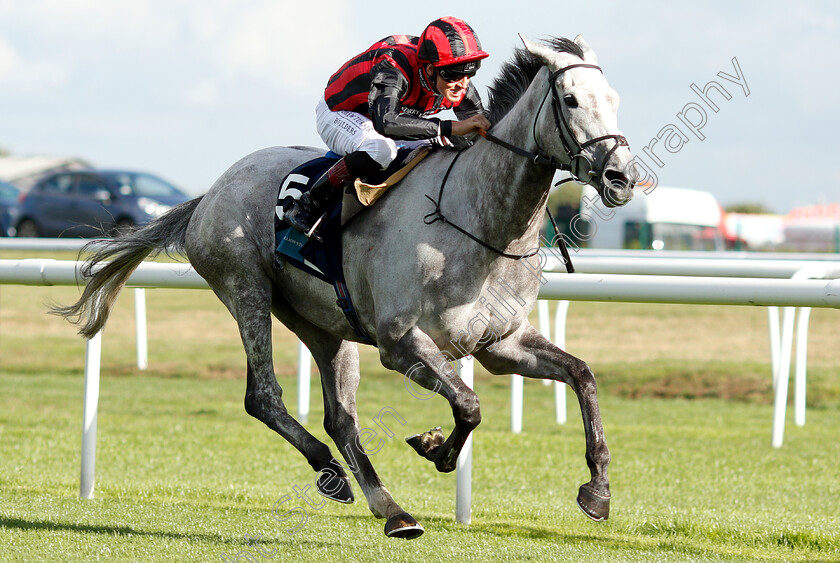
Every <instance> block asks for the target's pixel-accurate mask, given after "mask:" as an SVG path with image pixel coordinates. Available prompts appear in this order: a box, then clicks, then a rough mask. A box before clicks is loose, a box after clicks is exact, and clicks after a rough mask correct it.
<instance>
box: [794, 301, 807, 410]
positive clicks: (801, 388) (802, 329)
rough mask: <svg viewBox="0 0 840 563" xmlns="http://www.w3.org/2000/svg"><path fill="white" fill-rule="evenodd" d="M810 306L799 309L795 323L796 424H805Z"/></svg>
mask: <svg viewBox="0 0 840 563" xmlns="http://www.w3.org/2000/svg"><path fill="white" fill-rule="evenodd" d="M810 317H811V308H810V307H801V308H800V309H799V320H798V322H797V323H796V380H795V381H796V382H795V383H794V386H795V387H794V392H793V401H794V403H793V421H794V422H795V423H796V425H797V426H805V391H806V390H805V388H806V387H807V385H806V379H807V372H808V320H809V319H810Z"/></svg>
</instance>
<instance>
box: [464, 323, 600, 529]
mask: <svg viewBox="0 0 840 563" xmlns="http://www.w3.org/2000/svg"><path fill="white" fill-rule="evenodd" d="M475 357H476V359H477V360H478V361H479V362H481V365H483V366H484V367H485V368H487V369H488V370H489V371H491V372H492V373H495V374H508V373H518V374H520V375H523V376H525V377H533V378H538V379H554V380H557V381H562V382H564V383H567V384H568V385H569V386H570V387H571V388H572V389H573V390H574V392H575V394H576V395H577V397H578V402H579V403H580V411H581V415H582V416H583V428H584V434H585V436H586V463H587V465H588V466H589V471H590V473H591V476H592V479H591V480H590V481H589V483H586V484H585V485H583V486H581V488H580V490H579V492H578V498H577V502H578V506H580V508H581V510H583V512H584V513H585V514H586V515H587V516H589V517H590V518H592V519H593V520H596V521H601V520H606V519H607V518H608V517H609V515H610V483H609V479H608V477H607V466H608V465H609V463H610V452H609V449H608V448H607V442H606V440H605V438H604V428H603V425H602V423H601V414H600V411H599V409H598V392H597V388H596V385H595V377H594V376H593V375H592V371H591V370H590V369H589V366H587V365H586V363H585V362H583V361H582V360H579V359H578V358H575V357H574V356H572V355H570V354H567V353H566V352H564V351H563V350H561V349H560V348H558V347H557V346H555V345H554V344H552V343H551V342H549V341H548V340H547V339H546V338H545V337H543V336H542V335H541V334H540V333H539V332H537V330H536V329H535V328H534V327H532V326H531V325H528V324H525V325H523V326H522V327H521V328H520V329H519V330H518V331H517V332H515V333H514V334H512V335H511V336H509V337H507V338H505V339H503V340H501V341H500V342H498V343H497V344H495V345H493V346H492V350H488V349H484V350H481V351H478V352H476V353H475Z"/></svg>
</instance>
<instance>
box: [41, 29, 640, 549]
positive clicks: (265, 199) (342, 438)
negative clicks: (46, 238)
mask: <svg viewBox="0 0 840 563" xmlns="http://www.w3.org/2000/svg"><path fill="white" fill-rule="evenodd" d="M523 42H524V44H525V48H524V49H518V50H516V51H515V54H514V57H513V58H512V59H511V61H508V62H507V63H505V64H504V65H503V67H502V71H501V75H500V76H499V77H498V78H497V79H496V80H495V81H494V83H493V85H492V86H491V88H490V98H489V103H488V108H489V109H488V111H489V117H490V120H491V122H492V123H494V126H493V129H492V134H490V133H488V135H487V138H486V139H484V138H478V139H477V141H476V143H475V144H474V145H473V146H472V147H470V148H468V149H466V150H464V151H461V152H456V151H452V150H438V151H433V152H432V153H431V154H430V155H429V156H428V157H427V158H426V159H425V160H424V161H423V162H421V163H420V164H419V165H418V166H417V167H416V168H415V169H414V170H413V171H412V172H411V173H410V174H409V175H408V176H407V177H406V178H405V179H404V180H403V181H402V182H401V183H400V184H399V185H398V186H397V187H395V188H394V189H392V190H390V191H389V192H387V193H386V194H385V195H384V196H383V197H382V198H381V199H380V200H379V201H378V202H377V203H376V205H375V206H373V207H372V208H370V209H369V210H367V211H365V212H364V213H363V214H362V215H360V216H359V217H356V218H355V219H354V220H353V221H352V222H350V223H349V224H348V225H347V227H346V229H345V231H344V232H343V235H342V243H343V248H344V254H343V256H344V264H343V267H344V273H345V276H346V280H347V286H348V288H349V290H350V293H351V295H352V297H353V300H354V302H355V305H356V309H357V312H358V317H359V319H360V321H361V324H362V325H363V326H364V328H365V330H366V331H367V333H368V334H369V335H371V337H372V338H373V339H374V340H375V342H376V344H377V346H378V349H379V354H380V359H381V361H382V364H383V365H384V366H385V367H387V368H389V369H392V370H396V371H398V372H400V373H402V374H405V375H406V376H407V377H410V378H411V380H412V381H413V382H415V383H417V384H419V385H421V386H423V387H425V388H427V389H430V390H433V391H435V392H437V393H439V394H440V395H442V396H443V397H445V398H446V399H447V401H449V404H450V406H451V407H452V413H453V416H454V420H455V428H454V430H453V431H452V433H451V434H450V435H449V437H448V438H447V437H445V436H444V434H443V433H442V432H440V431H439V430H437V429H436V430H433V431H430V432H426V433H424V434H420V435H418V436H416V437H414V438H413V439H411V440H410V443H412V445H413V446H414V447H415V449H416V450H417V451H418V453H420V454H421V455H422V456H423V457H425V458H427V459H429V460H431V461H432V462H433V463H434V464H435V467H436V468H437V469H438V470H439V471H441V472H448V471H452V470H453V469H455V466H456V459H457V457H458V454H459V452H460V451H461V448H462V446H463V445H464V442H465V440H466V439H467V436H468V435H469V434H470V432H472V430H473V429H475V427H476V426H478V424H479V422H480V421H481V413H480V410H479V400H478V397H477V396H476V394H475V393H474V392H473V391H472V390H471V389H470V388H469V387H467V386H466V385H465V384H464V383H463V382H462V381H461V379H460V378H459V377H458V375H457V373H456V371H455V369H454V368H453V367H452V365H451V363H450V362H451V361H452V360H457V359H459V358H462V357H464V356H465V355H468V354H470V355H472V356H474V357H475V358H476V359H477V360H478V361H479V362H480V363H481V364H482V365H483V366H484V367H485V368H486V369H487V370H489V371H490V372H492V373H494V374H509V373H518V374H521V375H523V376H526V377H533V378H540V379H551V380H557V381H562V382H564V383H566V384H568V385H569V386H571V388H572V389H573V390H574V392H575V394H576V395H577V397H578V400H579V402H580V408H581V413H582V417H583V424H584V431H585V438H586V462H587V465H588V466H589V469H590V472H591V480H590V481H589V482H588V483H586V484H584V485H582V486H581V487H580V489H579V493H578V497H577V502H578V505H579V506H580V508H581V509H582V510H583V511H584V513H585V514H586V515H587V516H589V517H590V518H592V519H594V520H605V519H606V518H607V517H608V516H609V502H610V489H609V480H608V477H607V465H608V464H609V461H610V453H609V450H608V448H607V444H606V441H605V438H604V431H603V427H602V423H601V415H600V412H599V409H598V400H597V391H596V385H595V378H594V377H593V374H592V372H591V371H590V369H589V367H588V366H587V365H586V363H584V362H583V361H581V360H579V359H578V358H575V357H574V356H571V355H570V354H567V353H566V352H564V351H563V350H561V349H559V348H558V347H557V346H554V345H553V344H552V343H551V342H549V341H548V340H547V339H545V338H544V337H543V336H541V335H540V334H539V332H538V331H537V330H535V329H534V327H533V326H531V324H530V323H529V322H528V318H527V316H528V313H529V312H530V311H531V309H532V308H533V305H534V303H535V301H536V298H537V293H538V289H539V285H540V280H539V275H534V272H535V270H537V269H538V268H539V257H538V256H536V255H535V254H534V252H535V250H536V249H537V247H538V245H539V235H540V228H541V225H542V217H543V209H544V208H545V204H546V200H547V197H548V192H549V189H550V187H551V182H552V178H553V176H554V173H555V171H556V169H557V168H561V169H566V170H569V171H570V173H571V175H572V176H573V177H574V178H577V179H578V180H579V181H582V182H586V183H589V184H591V185H593V186H594V187H595V188H596V189H597V190H598V192H599V194H600V197H601V200H602V201H603V202H604V203H605V204H606V205H608V206H610V207H614V206H617V205H623V204H625V203H626V202H627V201H629V200H630V198H632V187H633V185H634V183H635V181H636V180H637V179H638V174H637V173H636V171H635V166H634V165H633V157H632V155H631V153H630V150H629V147H628V146H627V142H626V139H625V138H624V137H623V136H622V135H621V134H620V132H619V130H618V126H617V121H616V112H617V108H618V95H617V94H616V93H615V91H614V90H613V89H612V88H611V87H610V86H609V85H608V84H607V81H606V79H605V78H604V76H603V73H602V72H601V69H600V68H599V67H598V66H597V60H596V57H595V54H594V53H593V52H592V50H591V49H590V48H589V46H588V45H587V44H586V42H585V41H584V40H583V38H582V37H580V36H578V37H577V38H575V40H574V41H570V40H568V39H563V38H555V39H551V40H547V41H545V42H543V43H534V42H531V41H528V40H527V39H524V38H523ZM321 155H323V151H321V150H318V149H314V148H307V147H274V148H268V149H264V150H260V151H257V152H255V153H253V154H251V155H248V156H246V157H245V158H243V159H242V160H240V161H239V162H237V163H236V164H234V165H233V166H232V167H231V168H230V169H228V170H227V171H226V172H225V173H224V174H223V175H222V176H221V177H220V178H219V179H218V180H217V181H216V183H215V184H214V185H213V186H212V188H211V189H210V190H209V191H208V192H207V193H206V194H205V195H204V196H202V197H199V198H197V199H194V200H192V201H190V202H187V203H185V204H182V205H181V206H178V207H176V208H173V209H172V210H170V212H168V213H167V214H165V215H163V216H161V217H160V218H158V219H156V220H155V221H153V222H152V223H150V224H149V225H148V226H146V227H144V228H142V229H140V230H137V231H135V232H133V233H127V234H123V235H121V236H119V237H117V238H115V239H113V240H110V241H107V242H105V243H103V244H101V246H97V247H95V248H93V250H94V253H93V254H92V255H91V256H90V257H89V258H88V259H87V260H86V262H85V265H84V267H83V272H84V274H85V276H86V277H87V278H88V283H87V286H86V287H85V289H84V291H83V293H82V295H81V297H80V299H79V301H78V302H76V303H75V304H74V305H71V306H67V307H57V308H55V310H54V312H56V313H57V314H60V315H63V316H65V317H66V318H68V319H70V320H72V321H74V322H76V323H78V324H80V330H79V332H80V334H82V335H84V336H87V337H91V336H93V335H95V334H96V333H97V332H98V331H99V330H101V329H102V328H103V326H104V325H105V322H106V321H107V318H108V315H109V313H110V310H111V307H112V305H113V303H114V300H115V299H116V297H117V294H118V293H119V291H120V289H121V288H122V287H123V285H124V284H125V282H126V280H127V279H128V277H129V275H130V274H131V272H132V271H133V270H134V269H135V268H136V267H137V265H138V264H140V262H142V261H143V260H144V259H145V258H147V257H149V256H154V255H156V254H158V253H160V252H162V251H167V252H169V251H177V252H181V253H183V254H185V255H186V256H187V257H188V259H189V261H190V262H191V263H192V265H193V266H194V268H195V270H196V271H197V272H198V273H199V274H201V275H202V276H203V277H204V278H205V279H206V280H207V282H208V283H209V285H210V287H211V288H212V289H213V291H214V292H215V293H216V295H217V296H218V297H219V299H221V301H222V302H223V303H224V304H225V305H226V306H227V308H228V309H229V311H230V313H231V315H233V317H234V319H235V320H236V322H237V324H238V326H239V331H240V335H241V338H242V343H243V345H244V348H245V353H246V355H247V388H246V391H245V410H246V411H247V412H248V413H249V414H250V415H252V416H254V417H256V418H257V419H259V420H260V421H262V422H263V423H265V424H266V425H267V426H268V427H269V428H271V429H272V430H274V431H275V432H277V433H278V434H280V435H281V436H283V437H284V438H285V439H286V440H288V441H289V442H290V443H291V444H292V445H293V446H294V447H295V448H297V449H298V450H299V451H300V452H301V453H302V454H303V455H304V456H305V457H306V459H307V460H308V462H309V464H310V465H311V466H312V468H313V469H314V470H315V471H316V472H318V473H319V476H318V480H317V485H318V490H319V492H320V493H321V494H323V495H324V496H327V497H328V498H331V499H333V500H336V501H339V502H353V500H354V496H353V492H352V489H351V485H350V480H349V479H348V476H347V471H346V470H345V468H344V466H342V465H341V464H340V463H339V462H338V461H337V460H336V458H335V457H334V455H333V453H332V451H331V450H330V448H329V447H328V446H327V445H325V444H323V443H322V442H320V441H319V440H317V439H316V438H315V437H314V436H312V434H310V433H309V432H308V431H307V430H306V429H305V428H304V427H303V426H302V425H301V424H300V423H299V422H298V421H297V420H295V419H294V418H293V417H292V416H291V415H290V414H289V412H288V411H287V410H286V407H285V405H284V404H283V400H282V389H281V388H280V386H279V385H278V383H277V380H276V378H275V376H274V368H273V364H272V352H271V315H272V314H274V316H276V317H277V318H278V319H279V320H280V321H281V322H282V323H283V324H284V325H286V326H287V327H288V328H289V329H291V330H292V331H293V332H294V333H295V334H296V335H297V336H298V337H299V338H300V339H301V340H302V341H303V342H304V343H305V344H306V345H307V346H308V347H309V349H310V350H311V352H312V355H313V357H314V359H315V362H316V364H317V366H318V369H319V371H320V376H321V383H322V386H323V395H324V406H325V418H324V427H325V428H326V431H327V433H328V434H329V436H330V437H331V438H332V439H333V441H334V442H335V445H336V446H337V447H338V449H339V450H340V451H341V453H342V455H343V457H344V458H345V461H346V462H347V463H348V464H349V466H350V468H351V469H352V472H353V473H354V475H355V478H356V480H357V482H358V484H359V486H360V487H361V488H362V491H363V492H364V495H365V497H366V498H367V502H368V506H369V508H370V510H371V512H372V513H373V514H374V515H375V516H376V517H377V518H385V519H387V520H386V524H385V533H386V534H387V535H388V536H393V537H403V538H412V537H417V536H419V535H420V534H422V533H423V527H422V525H421V524H420V523H419V522H417V520H415V519H414V517H412V516H411V515H410V514H408V513H407V512H406V511H405V510H403V509H402V508H401V507H400V506H399V505H398V504H397V503H396V502H395V501H394V499H393V498H392V497H391V494H390V493H389V492H388V490H387V489H386V488H385V487H384V486H383V485H382V482H381V481H380V479H379V477H378V475H377V474H376V471H375V470H374V468H373V465H372V464H371V462H370V460H369V459H368V457H367V456H366V455H365V452H364V448H363V447H360V441H359V429H360V425H359V420H358V417H357V413H356V402H355V401H356V399H355V397H356V390H357V387H358V384H359V378H360V373H359V353H358V348H357V346H358V344H357V343H358V342H360V338H359V336H357V334H356V333H355V332H354V331H353V330H352V329H351V327H350V325H349V323H348V322H347V320H346V319H345V317H344V314H343V312H342V311H341V310H340V309H339V308H338V307H336V303H335V294H334V291H333V288H332V287H331V286H330V285H329V284H326V283H324V282H322V281H320V280H318V279H316V278H314V277H311V276H309V275H307V274H305V273H303V272H301V271H300V270H298V269H296V268H293V267H291V266H288V265H286V266H285V267H280V268H278V267H277V266H276V265H275V258H274V213H275V205H276V203H277V195H278V187H279V185H280V183H281V182H282V180H283V178H284V177H285V175H286V174H287V173H288V172H289V171H290V170H292V169H293V168H294V167H296V166H298V165H299V164H301V163H303V162H305V161H307V160H309V159H312V158H315V157H318V156H321Z"/></svg>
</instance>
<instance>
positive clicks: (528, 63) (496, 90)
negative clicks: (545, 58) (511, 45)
mask: <svg viewBox="0 0 840 563" xmlns="http://www.w3.org/2000/svg"><path fill="white" fill-rule="evenodd" d="M541 43H542V44H543V45H545V46H547V47H550V48H551V49H554V50H555V51H557V52H559V53H570V54H572V55H575V56H578V57H580V58H581V59H582V58H583V50H581V48H580V47H579V46H578V44H577V43H575V42H574V41H572V40H571V39H566V38H565V37H551V38H549V39H545V40H543V41H541ZM543 64H544V63H543V62H542V61H541V60H540V59H538V58H537V57H535V56H534V55H532V54H531V53H530V52H528V51H527V50H526V49H524V48H519V49H516V50H515V51H514V52H513V59H511V60H509V61H506V62H504V63H502V69H501V72H500V73H499V76H497V77H496V79H495V80H494V81H493V84H492V85H491V86H490V87H489V88H488V90H489V92H490V96H489V98H488V101H487V115H488V119H490V122H491V123H497V122H498V121H499V120H501V119H502V118H503V117H504V116H505V115H507V113H508V112H509V111H510V110H511V108H512V107H513V106H514V105H515V104H516V102H517V101H519V98H521V97H522V94H524V93H525V91H526V90H527V89H528V87H529V86H530V85H531V81H532V80H534V77H535V76H536V75H537V73H538V72H539V71H540V69H541V68H542V67H543Z"/></svg>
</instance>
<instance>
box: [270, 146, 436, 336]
mask: <svg viewBox="0 0 840 563" xmlns="http://www.w3.org/2000/svg"><path fill="white" fill-rule="evenodd" d="M429 151H430V149H428V148H421V149H414V150H410V149H400V151H399V153H398V155H397V158H396V159H395V160H394V162H393V163H391V165H390V166H389V167H388V168H387V169H386V170H384V171H382V172H380V173H378V174H376V175H375V177H369V178H365V179H364V181H361V180H356V183H355V185H354V186H349V187H347V188H346V189H345V190H344V197H343V198H341V199H339V200H337V201H336V202H335V204H333V205H332V206H331V207H330V209H328V210H327V212H326V213H325V214H324V216H323V217H322V218H321V223H320V226H319V227H318V229H319V232H320V233H321V236H322V237H323V239H324V242H323V244H320V243H318V242H317V241H314V240H311V239H307V238H306V235H304V234H303V233H301V232H299V231H296V230H295V229H293V228H291V227H290V226H289V224H288V223H286V221H285V220H284V219H283V217H284V215H285V212H286V210H287V209H288V208H289V207H290V206H291V204H292V200H294V199H297V198H299V197H300V196H301V195H303V193H304V192H306V191H308V190H309V189H310V188H311V187H312V185H313V184H314V183H315V182H316V181H317V180H318V178H320V177H321V175H322V174H323V173H324V172H326V171H327V170H328V169H329V168H330V167H331V166H332V165H333V164H335V162H336V161H337V160H338V159H339V158H340V157H339V156H338V155H337V154H335V153H333V152H329V153H327V154H326V155H325V156H322V157H320V158H316V159H314V160H310V161H309V162H305V163H303V164H301V165H300V166H298V167H297V168H295V169H294V170H292V171H291V172H289V174H288V176H286V178H285V179H284V180H283V182H282V183H281V184H280V190H279V193H278V195H277V206H276V207H275V214H274V240H275V244H274V248H275V251H274V265H275V267H276V268H282V267H283V263H284V262H287V263H289V264H291V265H292V266H294V267H295V268H298V269H299V270H302V271H304V272H306V273H308V274H310V275H313V276H315V277H317V278H318V279H320V280H323V281H325V282H327V283H329V284H332V286H333V288H334V289H335V294H336V298H337V299H336V305H338V307H339V308H340V309H341V310H342V311H343V312H344V316H345V317H346V318H347V322H348V323H349V324H350V326H351V327H352V328H353V331H354V332H355V333H356V335H357V336H358V337H359V338H360V339H361V340H362V342H364V343H365V344H371V345H373V346H376V341H375V340H373V338H371V336H370V335H369V334H368V333H367V331H366V330H365V329H364V327H363V326H362V324H361V322H360V321H359V318H358V316H357V315H356V309H355V308H354V307H353V301H352V299H351V298H350V292H349V291H348V290H347V284H346V283H345V280H344V270H343V268H342V262H341V260H342V249H341V229H342V227H343V226H344V225H346V224H347V223H348V222H349V221H350V220H351V219H353V218H354V217H356V215H358V214H359V213H360V212H361V211H363V210H364V209H365V208H366V207H367V206H370V205H372V204H373V202H375V201H376V200H377V199H378V198H379V197H380V196H381V195H382V194H383V193H384V192H385V191H386V190H387V189H388V188H390V187H392V186H393V185H394V184H396V183H397V182H399V181H400V180H402V179H403V178H404V177H405V176H406V174H408V172H409V171H410V170H411V169H412V168H414V166H415V165H417V163H419V162H420V161H421V160H422V159H423V158H424V157H425V156H426V155H427V154H428V153H429Z"/></svg>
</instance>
